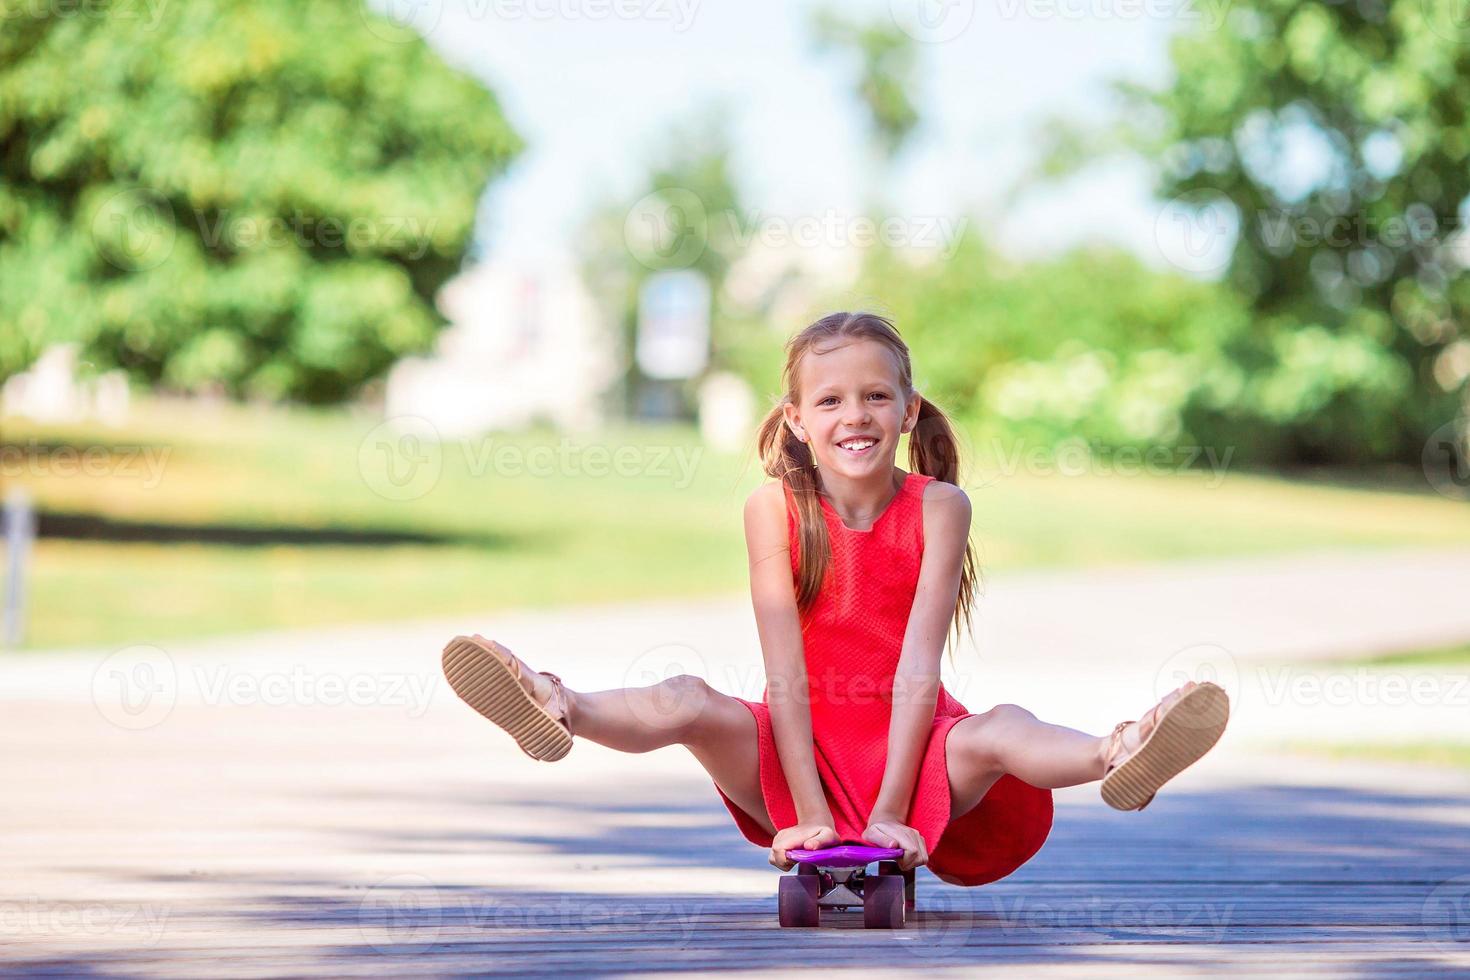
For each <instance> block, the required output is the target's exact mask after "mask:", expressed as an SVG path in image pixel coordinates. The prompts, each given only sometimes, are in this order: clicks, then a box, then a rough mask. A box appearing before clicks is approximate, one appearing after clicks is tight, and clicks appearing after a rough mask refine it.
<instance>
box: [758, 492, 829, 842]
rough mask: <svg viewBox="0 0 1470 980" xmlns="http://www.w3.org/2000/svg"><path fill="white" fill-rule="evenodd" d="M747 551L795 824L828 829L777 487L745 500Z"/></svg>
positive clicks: (773, 717)
mask: <svg viewBox="0 0 1470 980" xmlns="http://www.w3.org/2000/svg"><path fill="white" fill-rule="evenodd" d="M745 545H746V550H747V551H748V552H749V555H750V597H751V601H752V603H753V604H754V606H755V623H756V628H757V630H758V632H759V633H760V641H761V653H762V655H763V657H764V659H765V665H766V686H767V699H768V701H769V703H770V706H771V727H772V729H773V731H774V734H775V737H776V752H777V754H778V755H779V756H780V757H781V768H782V769H783V770H785V773H786V784H787V786H788V787H789V788H790V790H791V798H792V801H793V802H794V803H795V804H796V819H797V823H798V824H826V825H830V824H831V823H832V813H831V808H830V807H828V806H827V798H826V797H825V796H824V795H823V793H822V782H821V779H820V778H819V777H818V776H817V760H816V756H815V754H814V753H813V751H812V712H811V705H810V704H809V703H808V700H807V687H806V656H805V650H804V647H803V644H802V637H801V621H800V619H799V617H798V615H797V609H796V586H795V582H794V580H793V579H792V577H791V546H790V543H789V541H788V539H787V529H786V499H785V494H784V493H783V492H782V488H781V484H780V483H779V482H777V483H767V484H765V485H763V486H761V487H759V488H758V489H757V490H756V491H755V492H754V493H752V494H751V495H750V497H749V499H747V500H746V502H745ZM777 829H778V830H779V829H781V828H779V827H778V828H777Z"/></svg>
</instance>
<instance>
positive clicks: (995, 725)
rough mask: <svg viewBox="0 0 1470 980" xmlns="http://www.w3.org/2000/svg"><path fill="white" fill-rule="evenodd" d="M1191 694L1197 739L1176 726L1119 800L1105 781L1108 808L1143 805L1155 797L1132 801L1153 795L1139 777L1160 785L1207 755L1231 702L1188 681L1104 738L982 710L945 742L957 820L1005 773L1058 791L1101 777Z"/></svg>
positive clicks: (1012, 710)
mask: <svg viewBox="0 0 1470 980" xmlns="http://www.w3.org/2000/svg"><path fill="white" fill-rule="evenodd" d="M1186 695H1188V696H1190V697H1192V698H1194V699H1195V700H1194V702H1193V705H1194V707H1193V708H1191V709H1189V711H1187V712H1186V714H1190V712H1193V715H1192V716H1191V719H1190V720H1186V719H1185V716H1179V719H1180V720H1181V721H1183V724H1184V726H1185V727H1186V728H1187V729H1192V731H1191V732H1190V733H1189V734H1190V736H1191V737H1190V738H1185V739H1181V737H1180V735H1181V732H1180V730H1179V728H1178V727H1177V726H1176V728H1175V730H1174V732H1173V734H1172V735H1171V736H1170V739H1171V741H1170V743H1169V744H1167V747H1165V748H1163V750H1162V757H1160V756H1159V755H1158V754H1156V756H1155V758H1154V759H1153V761H1152V763H1151V766H1149V767H1146V768H1145V770H1140V771H1138V772H1135V773H1134V775H1133V777H1132V778H1131V784H1130V785H1128V786H1126V787H1125V786H1124V785H1122V784H1120V785H1118V786H1117V787H1116V789H1117V790H1118V792H1115V793H1114V794H1113V799H1109V795H1108V792H1107V790H1108V787H1107V785H1106V784H1104V793H1103V798H1104V799H1105V800H1109V803H1110V805H1114V806H1117V808H1118V809H1142V807H1143V805H1146V804H1147V802H1148V800H1151V799H1153V796H1152V794H1149V795H1148V796H1146V797H1144V798H1143V799H1142V802H1141V803H1139V804H1137V805H1134V804H1133V803H1132V802H1131V801H1132V800H1133V799H1135V798H1137V797H1138V796H1139V795H1140V794H1142V793H1144V792H1147V789H1146V788H1145V787H1147V786H1148V783H1147V782H1145V783H1144V784H1143V786H1142V787H1141V786H1140V785H1139V783H1138V781H1139V779H1140V778H1141V779H1144V780H1148V779H1154V780H1157V782H1156V783H1155V784H1154V785H1155V786H1158V785H1162V784H1163V782H1164V781H1167V780H1168V779H1171V778H1173V775H1177V773H1178V772H1179V771H1180V770H1181V769H1182V768H1183V767H1185V766H1188V765H1190V764H1192V763H1193V762H1194V761H1195V760H1197V759H1198V758H1199V757H1200V756H1201V755H1203V754H1204V753H1205V752H1208V751H1209V750H1210V748H1211V747H1212V746H1213V745H1214V744H1215V741H1216V740H1217V739H1219V737H1220V735H1221V734H1222V733H1223V732H1224V730H1225V722H1226V719H1227V718H1228V716H1229V701H1228V699H1227V698H1226V696H1225V693H1224V692H1223V691H1222V690H1220V688H1219V687H1218V686H1215V685H1212V684H1205V685H1203V686H1200V685H1197V684H1196V683H1195V682H1194V681H1188V682H1186V683H1185V684H1184V685H1183V686H1181V687H1179V688H1178V689H1176V690H1174V691H1171V692H1170V693H1169V694H1167V695H1165V696H1164V698H1163V700H1162V701H1160V702H1159V703H1158V704H1157V705H1155V706H1154V707H1153V708H1152V709H1150V710H1149V711H1148V712H1147V713H1146V714H1144V715H1142V716H1140V720H1139V721H1132V722H1124V723H1121V724H1119V726H1118V728H1117V730H1116V732H1115V733H1110V734H1109V735H1107V736H1103V737H1098V736H1096V735H1088V734H1087V733H1086V732H1079V731H1077V730H1076V729H1074V728H1063V727H1062V726H1061V725H1051V724H1048V723H1047V722H1044V721H1041V720H1039V719H1038V718H1037V717H1036V716H1035V715H1033V714H1032V713H1031V712H1029V711H1027V710H1026V709H1025V708H1021V707H1018V706H1016V705H1014V704H1001V705H997V706H996V707H994V708H992V709H991V710H989V711H987V712H985V713H984V714H982V715H971V716H970V717H968V718H963V719H961V720H960V721H958V722H956V723H955V726H954V728H953V729H951V730H950V734H949V739H948V740H947V742H946V743H945V762H946V763H947V765H948V768H949V786H950V813H951V817H958V816H962V815H964V814H965V813H967V812H968V811H969V810H971V809H973V808H974V807H975V806H976V805H977V804H978V803H979V802H980V801H981V800H982V799H984V797H985V794H986V793H987V792H988V791H989V790H990V787H991V786H993V785H995V782H996V780H998V779H999V778H1000V777H1001V776H1002V775H1004V774H1006V773H1010V774H1011V775H1014V776H1016V777H1018V778H1020V779H1021V780H1023V781H1025V782H1028V783H1030V784H1031V785H1032V786H1036V787H1038V788H1040V789H1060V788H1061V787H1063V786H1076V785H1079V784H1081V783H1090V782H1093V781H1094V780H1098V779H1102V778H1103V777H1104V776H1106V775H1107V774H1108V771H1109V767H1110V766H1117V765H1118V764H1119V763H1120V762H1125V763H1126V762H1127V761H1128V760H1129V758H1130V757H1131V756H1132V754H1133V753H1134V752H1137V751H1141V749H1142V747H1143V743H1144V741H1145V740H1146V739H1147V738H1148V737H1149V735H1150V734H1151V733H1152V732H1153V731H1155V730H1156V728H1157V726H1159V725H1161V724H1165V723H1167V719H1168V717H1171V716H1169V715H1168V712H1169V711H1171V710H1172V709H1173V707H1175V706H1176V705H1181V699H1182V698H1184V697H1185V696H1186ZM1161 744H1162V743H1161ZM1171 769H1172V772H1171V771H1170V770H1171ZM1125 782H1128V781H1126V780H1125ZM1119 803H1122V805H1119Z"/></svg>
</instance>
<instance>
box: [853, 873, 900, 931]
mask: <svg viewBox="0 0 1470 980" xmlns="http://www.w3.org/2000/svg"><path fill="white" fill-rule="evenodd" d="M903 911H904V880H903V876H902V875H873V876H872V877H870V878H868V880H867V881H865V882H863V927H864V928H866V929H902V928H903V919H904V915H903Z"/></svg>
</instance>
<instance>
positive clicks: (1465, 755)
mask: <svg viewBox="0 0 1470 980" xmlns="http://www.w3.org/2000/svg"><path fill="white" fill-rule="evenodd" d="M1300 666H1301V668H1302V669H1303V670H1321V669H1323V668H1327V669H1341V668H1344V667H1358V668H1381V669H1382V670H1384V671H1385V672H1392V671H1398V670H1423V671H1427V672H1429V673H1431V674H1433V673H1441V672H1457V671H1465V670H1470V644H1460V645H1456V646H1447V647H1434V648H1430V649H1427V650H1408V651H1404V652H1401V653H1388V654H1377V655H1374V656H1369V657H1352V658H1345V659H1342V660H1334V661H1316V662H1313V663H1311V664H1303V665H1300ZM1280 748H1281V749H1282V750H1284V751H1288V752H1296V753H1299V754H1306V755H1314V756H1320V757H1326V758H1333V759H1362V760H1366V761H1370V762H1394V763H1410V764H1414V765H1425V766H1440V767H1448V768H1456V769H1470V742H1446V741H1429V742H1424V741H1420V742H1369V741H1356V742H1292V743H1286V744H1283V745H1281V746H1280Z"/></svg>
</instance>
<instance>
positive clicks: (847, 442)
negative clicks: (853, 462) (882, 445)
mask: <svg viewBox="0 0 1470 980" xmlns="http://www.w3.org/2000/svg"><path fill="white" fill-rule="evenodd" d="M837 445H838V447H839V448H841V449H845V450H846V451H848V452H849V453H852V454H853V455H854V456H861V455H862V454H863V453H865V452H867V451H868V450H869V449H872V448H873V447H874V446H876V445H878V440H877V439H874V438H872V437H871V436H852V437H850V438H848V439H844V440H842V441H841V442H839V443H838V444H837Z"/></svg>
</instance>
